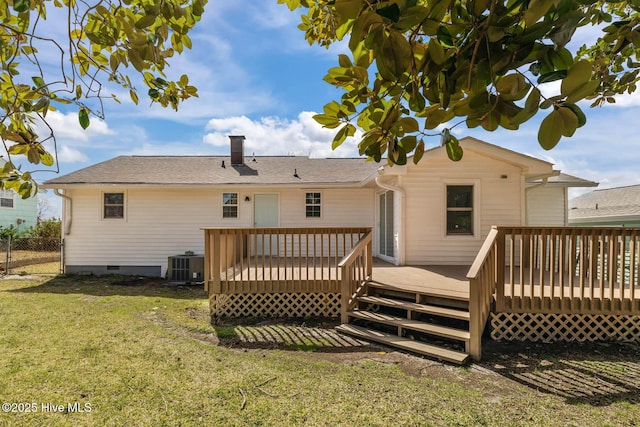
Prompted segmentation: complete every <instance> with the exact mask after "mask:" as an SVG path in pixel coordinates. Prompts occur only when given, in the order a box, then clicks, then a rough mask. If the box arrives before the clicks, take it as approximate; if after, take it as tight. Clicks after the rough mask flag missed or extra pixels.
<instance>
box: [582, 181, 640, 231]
mask: <svg viewBox="0 0 640 427" xmlns="http://www.w3.org/2000/svg"><path fill="white" fill-rule="evenodd" d="M569 223H570V224H571V225H576V226H608V227H612V226H620V227H640V185H630V186H626V187H617V188H607V189H602V190H595V191H592V192H590V193H587V194H583V195H582V196H579V197H576V198H574V199H571V200H570V201H569Z"/></svg>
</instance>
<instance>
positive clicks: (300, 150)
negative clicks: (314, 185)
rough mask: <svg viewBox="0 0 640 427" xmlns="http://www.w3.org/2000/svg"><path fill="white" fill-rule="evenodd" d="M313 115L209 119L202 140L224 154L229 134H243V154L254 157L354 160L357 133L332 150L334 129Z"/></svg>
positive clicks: (335, 130)
mask: <svg viewBox="0 0 640 427" xmlns="http://www.w3.org/2000/svg"><path fill="white" fill-rule="evenodd" d="M314 114H316V113H314V112H309V111H304V112H302V113H300V114H299V115H298V118H297V119H296V120H286V119H281V118H278V117H263V118H261V119H260V120H258V121H255V120H251V119H249V118H247V117H246V116H236V117H229V118H222V119H211V120H209V123H207V126H206V128H205V130H207V131H209V132H208V133H207V134H206V135H205V136H204V138H203V141H204V142H205V143H206V144H210V145H212V146H214V147H217V148H218V150H217V151H218V152H219V153H226V152H227V151H228V150H227V148H226V147H228V145H229V138H228V136H229V135H244V136H245V137H246V141H245V152H246V153H251V152H255V154H256V155H284V154H294V155H303V156H306V155H309V156H311V157H354V156H357V155H358V150H357V141H358V140H359V139H360V137H361V134H360V132H357V133H356V135H355V137H351V138H347V140H346V141H345V142H344V143H343V144H342V145H341V146H340V147H338V148H337V149H336V150H335V151H333V150H331V142H332V141H333V137H334V135H335V133H336V132H337V129H325V128H323V127H322V126H321V125H320V124H318V123H317V122H316V121H315V120H313V115H314Z"/></svg>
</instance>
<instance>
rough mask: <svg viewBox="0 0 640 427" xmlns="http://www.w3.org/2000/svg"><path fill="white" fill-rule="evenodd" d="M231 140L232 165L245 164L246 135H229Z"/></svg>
mask: <svg viewBox="0 0 640 427" xmlns="http://www.w3.org/2000/svg"><path fill="white" fill-rule="evenodd" d="M229 139H230V140H231V165H232V166H234V165H235V166H237V165H243V164H244V148H243V145H244V139H245V138H244V135H229Z"/></svg>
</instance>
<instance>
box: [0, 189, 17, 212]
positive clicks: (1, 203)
mask: <svg viewBox="0 0 640 427" xmlns="http://www.w3.org/2000/svg"><path fill="white" fill-rule="evenodd" d="M15 195H16V193H14V192H13V191H11V190H0V207H1V208H13V206H14V204H13V203H14V200H15Z"/></svg>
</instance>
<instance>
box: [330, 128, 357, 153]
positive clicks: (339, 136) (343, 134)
mask: <svg viewBox="0 0 640 427" xmlns="http://www.w3.org/2000/svg"><path fill="white" fill-rule="evenodd" d="M355 133H356V128H355V126H353V125H352V124H351V123H347V124H346V125H344V126H343V127H341V128H340V130H338V132H337V133H336V136H335V137H334V138H333V142H332V144H331V149H332V150H335V149H336V148H338V147H339V146H340V145H342V143H343V142H344V141H345V139H347V137H348V136H353V135H355Z"/></svg>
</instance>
